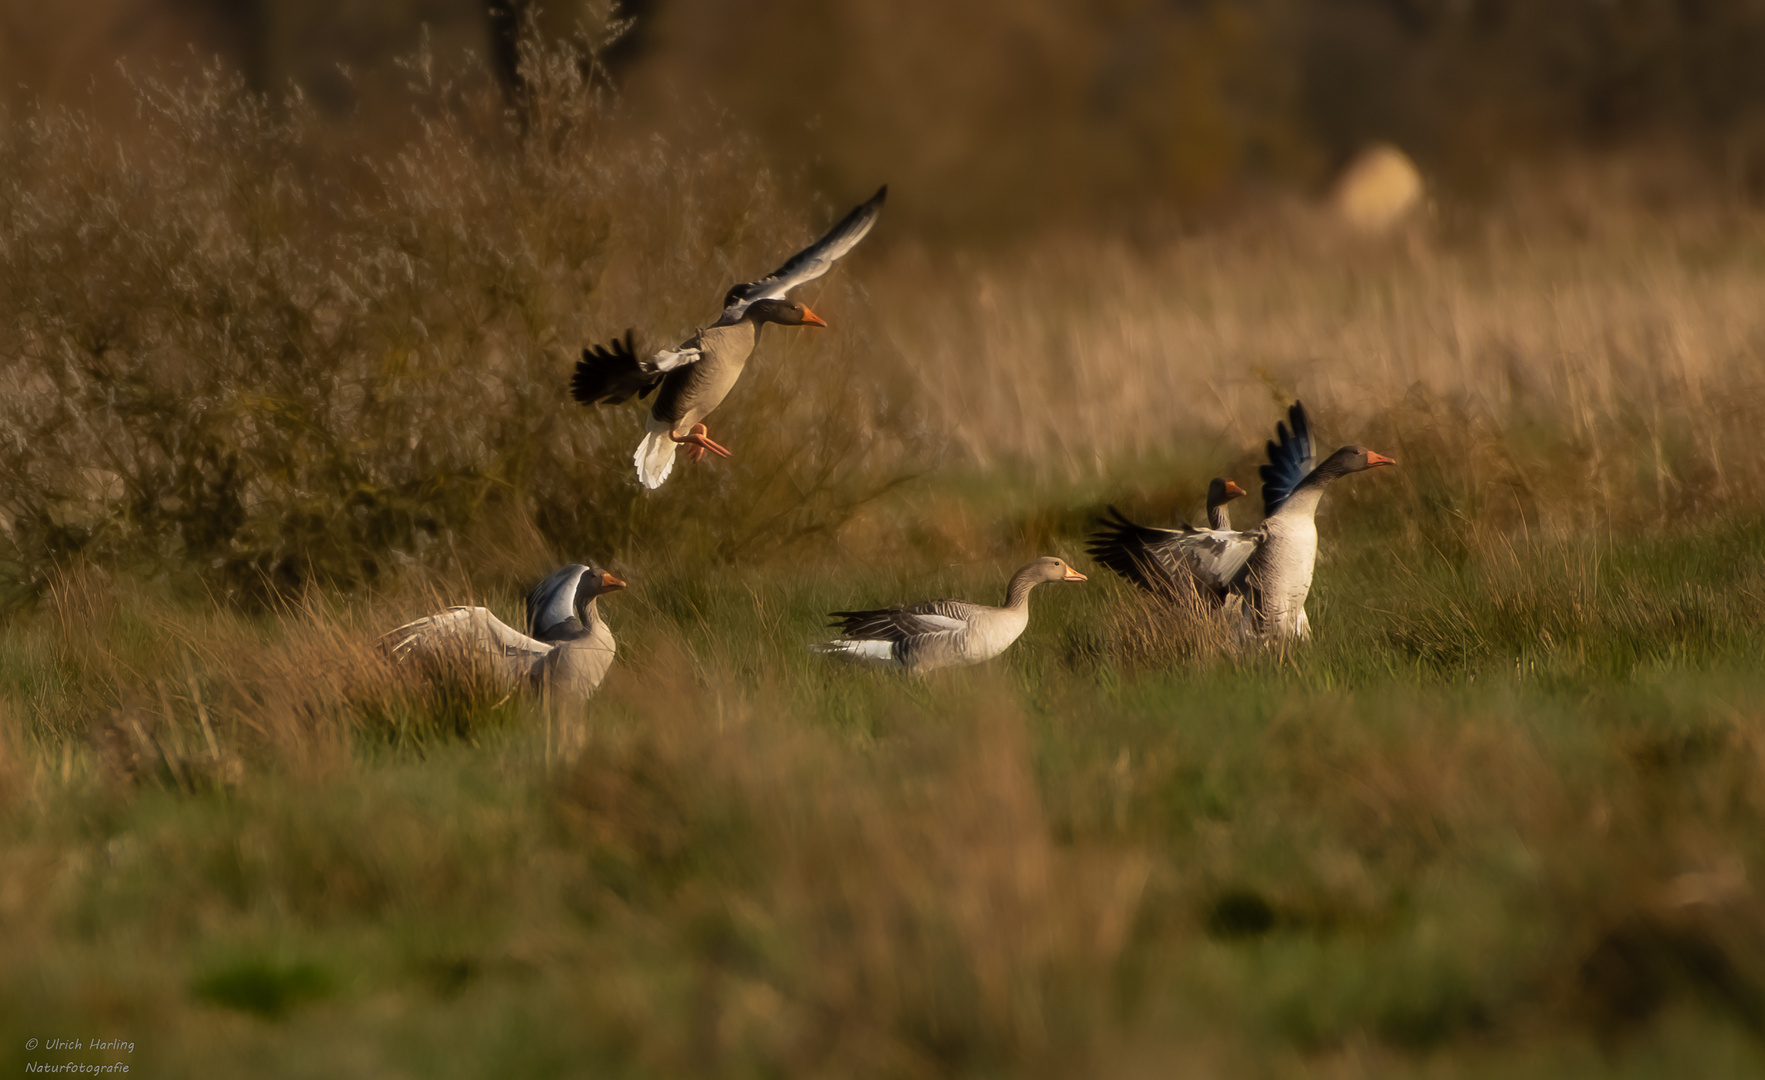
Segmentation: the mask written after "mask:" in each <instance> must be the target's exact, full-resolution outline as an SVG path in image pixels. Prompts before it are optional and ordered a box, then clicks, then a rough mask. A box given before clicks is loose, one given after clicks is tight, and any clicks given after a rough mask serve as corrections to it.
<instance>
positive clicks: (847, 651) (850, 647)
mask: <svg viewBox="0 0 1765 1080" xmlns="http://www.w3.org/2000/svg"><path fill="white" fill-rule="evenodd" d="M809 651H810V652H817V653H821V654H822V655H824V656H843V657H845V658H846V659H847V660H856V661H858V662H860V663H866V664H889V665H891V666H898V665H899V664H900V660H898V659H896V657H895V643H894V642H892V641H821V642H817V643H816V644H814V645H811V646H809Z"/></svg>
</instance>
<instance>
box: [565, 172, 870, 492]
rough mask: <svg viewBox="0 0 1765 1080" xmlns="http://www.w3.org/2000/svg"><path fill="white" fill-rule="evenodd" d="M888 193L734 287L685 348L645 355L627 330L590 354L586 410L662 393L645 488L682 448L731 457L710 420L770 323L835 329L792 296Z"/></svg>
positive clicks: (649, 442) (647, 439) (584, 383)
mask: <svg viewBox="0 0 1765 1080" xmlns="http://www.w3.org/2000/svg"><path fill="white" fill-rule="evenodd" d="M888 193H889V188H888V185H887V184H884V185H883V186H882V187H880V188H878V189H877V192H876V194H875V195H872V196H871V197H870V198H869V200H867V201H866V202H864V203H862V204H861V205H859V206H858V207H856V208H854V209H853V210H852V212H851V213H849V214H847V215H846V216H845V218H843V219H842V220H841V221H840V223H839V224H838V225H835V226H834V227H833V228H832V229H829V230H828V232H827V235H826V236H823V237H822V238H821V239H819V240H817V241H816V242H815V243H813V244H810V245H809V246H808V247H806V248H804V249H803V250H802V251H799V252H797V253H796V254H795V255H792V256H791V257H790V258H789V259H787V260H785V263H784V265H783V266H781V267H779V268H778V269H777V270H774V271H773V272H772V273H770V274H768V275H766V276H765V277H763V278H761V279H759V280H758V281H750V282H746V283H744V284H740V285H736V286H734V287H732V288H731V289H730V290H729V292H728V293H727V294H726V295H725V296H724V298H723V313H722V314H721V315H720V316H718V319H717V321H716V322H715V323H712V324H711V325H710V326H708V327H706V328H704V329H703V330H700V331H699V332H698V333H696V334H694V335H693V336H692V337H690V338H688V339H687V340H686V341H685V342H683V343H682V344H681V345H680V346H679V347H678V348H674V349H662V350H660V351H659V352H656V353H653V354H651V355H649V356H640V355H639V351H640V350H639V349H638V348H637V345H636V342H635V340H634V332H633V331H630V330H627V331H626V332H625V336H624V338H623V339H615V340H613V341H612V342H610V343H609V344H606V345H599V346H595V347H593V348H588V349H584V350H582V359H581V360H579V361H577V363H576V371H575V374H574V375H573V376H572V378H571V380H570V396H571V397H573V398H575V399H576V400H577V401H578V402H581V403H582V404H584V405H593V404H597V403H600V404H607V405H618V404H621V403H623V402H625V401H628V400H630V398H631V397H632V395H634V394H635V395H637V397H638V398H639V399H640V400H641V399H643V398H646V397H648V396H649V394H650V392H651V391H653V390H657V389H658V388H660V392H659V393H657V394H656V400H655V404H654V406H653V407H652V408H651V409H650V414H649V417H648V419H647V420H646V421H645V426H644V437H643V441H642V442H640V443H639V444H638V447H637V453H636V454H634V455H633V456H632V463H633V464H634V465H636V466H637V476H638V480H639V481H640V482H641V483H642V484H643V485H644V487H646V488H651V489H654V488H658V487H661V486H662V482H663V481H665V480H667V479H668V474H669V473H670V472H671V471H672V470H673V468H674V451H675V448H676V447H678V446H680V445H682V444H685V445H687V446H688V447H690V448H691V451H690V452H691V455H692V460H694V461H700V460H703V459H704V456H705V453H706V451H710V452H711V453H713V454H716V455H718V456H720V457H729V456H730V454H729V450H728V449H726V448H725V447H723V446H720V445H718V444H717V443H716V442H713V441H712V439H711V436H710V433H709V432H708V430H707V429H706V427H705V423H704V421H705V417H707V416H709V415H710V414H711V411H712V410H713V409H715V408H717V406H718V405H720V404H722V403H723V399H724V398H725V397H726V396H728V394H729V391H730V390H731V389H732V388H733V387H734V386H735V384H736V380H737V379H739V378H741V374H742V369H743V368H744V367H745V366H746V365H747V362H748V357H749V356H751V355H752V354H753V352H754V346H755V344H756V343H757V342H758V341H759V337H760V327H762V326H764V325H765V324H767V323H778V324H779V325H781V326H826V325H827V323H826V322H825V321H823V320H822V318H821V317H820V316H819V315H817V314H815V313H814V312H813V311H810V310H809V308H808V307H807V306H806V305H804V304H800V303H797V302H795V301H791V300H786V299H785V295H786V294H787V293H789V292H790V291H791V290H792V289H795V288H796V287H797V286H799V285H802V284H804V283H805V282H809V281H813V280H815V279H816V278H818V277H820V276H821V275H823V274H825V273H827V272H828V270H829V269H830V268H832V266H833V264H834V262H835V261H837V260H838V259H839V258H840V257H841V256H842V255H844V254H846V253H847V252H848V251H851V250H852V248H853V247H855V246H856V245H857V243H858V241H860V240H862V239H864V236H865V234H866V233H868V232H870V227H871V226H872V225H874V224H876V219H877V216H878V215H879V214H881V213H882V207H883V201H884V200H885V199H886V198H888Z"/></svg>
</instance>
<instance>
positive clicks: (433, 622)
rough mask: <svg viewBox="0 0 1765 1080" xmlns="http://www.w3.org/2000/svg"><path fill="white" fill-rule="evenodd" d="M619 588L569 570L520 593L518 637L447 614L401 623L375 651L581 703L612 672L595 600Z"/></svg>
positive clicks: (488, 619) (579, 569)
mask: <svg viewBox="0 0 1765 1080" xmlns="http://www.w3.org/2000/svg"><path fill="white" fill-rule="evenodd" d="M624 587H625V583H624V582H623V581H620V580H619V579H618V578H616V577H614V576H613V575H612V574H610V573H608V572H607V571H605V570H602V569H601V568H600V567H598V566H584V565H583V564H581V563H571V564H570V565H568V566H563V567H559V568H558V569H557V570H554V571H552V573H551V574H549V575H548V576H547V577H546V579H545V580H544V581H541V582H540V583H539V584H538V585H536V586H534V588H533V591H532V592H530V593H528V594H527V632H526V633H522V632H521V631H519V630H516V629H515V628H514V627H512V626H509V625H508V624H507V623H504V622H503V621H502V620H500V619H498V618H497V617H496V616H495V615H492V614H491V613H490V609H488V608H481V607H452V608H448V609H447V610H446V611H443V612H441V613H439V614H436V615H430V616H428V617H427V618H423V619H418V620H417V621H416V622H412V623H406V624H405V625H404V626H401V627H399V628H398V629H397V630H394V631H392V632H391V633H389V634H387V635H385V636H384V637H382V638H381V639H380V640H381V645H382V646H383V647H384V648H385V649H386V650H387V651H388V652H389V653H390V654H391V655H392V657H393V659H395V660H399V661H405V662H417V663H427V664H431V665H434V664H447V663H458V664H473V665H484V666H486V667H488V668H489V670H490V671H491V672H492V673H493V674H494V675H495V676H496V677H497V678H498V679H500V680H502V681H503V682H505V683H506V684H508V685H510V686H521V685H526V686H528V687H530V688H532V689H535V690H545V691H549V692H550V693H551V694H552V696H553V697H554V698H556V699H557V700H560V701H561V700H565V699H569V698H577V699H587V698H588V696H589V695H591V694H593V693H594V691H595V688H596V687H598V686H600V684H601V680H602V679H604V678H606V675H607V671H608V669H609V668H611V667H612V666H613V652H614V645H613V632H612V631H611V630H609V629H607V624H606V623H605V622H602V621H601V616H600V612H599V611H598V610H597V609H596V604H595V601H596V600H597V599H598V598H599V597H601V596H603V595H605V594H607V593H610V592H615V591H617V590H619V589H623V588H624Z"/></svg>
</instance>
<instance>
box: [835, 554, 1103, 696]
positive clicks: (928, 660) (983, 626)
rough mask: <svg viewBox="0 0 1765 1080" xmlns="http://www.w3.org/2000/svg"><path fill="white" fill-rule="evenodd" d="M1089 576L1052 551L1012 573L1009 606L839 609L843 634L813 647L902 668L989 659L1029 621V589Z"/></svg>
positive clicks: (937, 603) (943, 603) (935, 603)
mask: <svg viewBox="0 0 1765 1080" xmlns="http://www.w3.org/2000/svg"><path fill="white" fill-rule="evenodd" d="M1084 580H1085V575H1083V574H1081V573H1079V572H1078V571H1077V570H1074V569H1073V568H1072V567H1070V566H1068V565H1067V564H1066V562H1065V560H1063V559H1057V558H1055V557H1053V556H1052V555H1050V556H1047V557H1044V558H1040V559H1037V560H1036V561H1035V562H1033V563H1030V564H1029V565H1028V566H1025V567H1024V568H1023V569H1022V570H1019V571H1018V572H1017V573H1015V574H1013V575H1012V576H1011V583H1010V584H1009V585H1007V586H1006V587H1005V606H1004V607H988V606H987V605H985V604H971V603H968V602H967V601H965V600H927V601H924V602H922V603H918V604H906V605H903V606H901V607H891V608H877V609H875V610H873V611H836V612H833V618H834V620H835V621H834V622H832V623H829V624H828V625H830V626H838V627H841V628H842V630H843V632H844V634H845V637H844V638H842V639H840V640H838V641H825V642H821V643H818V644H815V645H811V646H809V648H810V649H811V650H812V651H814V652H818V653H824V654H826V655H829V656H843V657H845V658H847V659H848V660H855V661H858V662H860V663H866V664H875V665H877V666H879V667H891V668H897V669H900V670H904V671H933V670H935V669H937V668H946V667H965V666H967V665H969V664H978V663H981V662H982V661H984V660H991V659H992V658H993V657H995V656H998V655H999V654H1000V653H1002V652H1004V651H1005V649H1006V647H1007V646H1009V645H1010V644H1011V643H1012V642H1014V641H1016V640H1017V639H1018V636H1019V635H1020V634H1022V633H1023V631H1024V627H1026V626H1028V625H1029V622H1030V590H1031V589H1033V588H1035V587H1036V586H1037V585H1040V584H1041V583H1042V582H1044V581H1084Z"/></svg>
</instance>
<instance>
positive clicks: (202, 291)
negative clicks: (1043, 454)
mask: <svg viewBox="0 0 1765 1080" xmlns="http://www.w3.org/2000/svg"><path fill="white" fill-rule="evenodd" d="M524 62H525V63H526V65H527V67H528V70H529V80H528V81H529V85H530V91H531V92H530V97H531V100H530V102H529V108H528V113H527V115H526V117H525V118H524V120H523V121H522V122H520V123H517V121H516V119H515V118H514V117H513V116H512V115H511V114H510V113H508V112H506V111H505V109H504V107H503V99H502V97H501V95H500V94H499V93H498V92H497V89H496V87H495V86H494V84H493V83H492V82H491V81H490V80H489V79H488V78H486V77H485V76H483V75H482V74H481V73H480V72H477V71H475V70H471V69H466V70H461V71H454V72H448V71H444V70H441V68H440V66H438V65H437V64H436V63H435V62H434V60H433V59H432V57H430V56H429V55H428V54H427V53H424V54H420V55H418V56H417V57H416V58H415V59H413V60H412V61H411V62H410V63H409V64H408V65H407V74H408V77H409V92H410V100H411V101H412V103H413V107H414V109H415V113H414V122H413V123H412V124H411V125H409V126H408V130H409V131H410V134H409V135H408V137H406V138H404V139H403V140H402V141H400V142H396V143H394V144H392V145H391V146H390V147H389V148H384V149H378V148H377V149H370V150H363V149H351V148H350V145H349V143H348V141H347V140H346V139H340V138H339V137H338V135H337V133H336V132H334V131H331V130H329V129H327V128H325V127H324V126H323V125H321V124H319V123H317V122H316V120H315V116H314V113H313V111H312V110H311V109H310V108H309V107H307V105H306V103H305V102H304V101H303V100H302V99H300V98H299V97H296V98H294V99H293V100H291V101H289V102H287V103H286V106H285V107H280V108H272V107H271V106H270V105H269V104H268V103H266V102H265V101H264V100H263V99H262V98H260V97H257V96H254V95H252V94H250V93H249V92H247V91H246V89H245V88H244V86H243V84H242V82H241V81H240V80H239V79H237V78H235V77H233V76H230V75H225V74H221V73H218V72H213V71H211V72H208V73H207V74H206V75H205V76H204V77H203V78H201V79H199V80H196V81H193V82H188V83H178V84H167V83H160V82H154V81H145V82H142V83H140V84H139V85H138V87H137V92H138V93H137V102H138V108H139V121H138V124H137V125H136V129H135V130H134V131H132V132H130V133H129V135H128V140H127V142H126V143H124V142H121V141H118V140H117V139H114V138H112V137H111V136H109V135H107V134H105V133H103V132H102V131H100V130H99V129H98V128H97V127H95V126H94V124H93V123H92V122H91V121H90V120H89V119H88V118H87V117H85V116H84V115H82V114H81V113H78V112H73V111H66V110H60V109H53V108H44V109H40V110H37V111H34V112H31V113H29V114H27V115H25V116H24V117H23V118H22V119H21V122H19V123H16V124H15V125H13V126H12V127H11V128H10V129H9V130H8V132H7V145H6V148H5V151H4V157H5V165H4V166H0V310H3V311H5V312H6V313H7V314H6V318H5V319H4V320H3V325H0V357H3V358H4V360H5V363H4V364H3V365H0V515H3V516H0V540H3V543H0V563H4V568H3V569H0V576H3V577H4V579H5V580H6V581H7V583H8V584H10V585H12V586H21V585H22V586H27V587H28V586H34V585H37V584H39V583H40V582H41V580H42V575H43V572H44V568H45V567H46V566H48V565H49V564H51V563H53V562H55V561H57V560H65V559H68V558H70V557H74V556H83V557H86V558H100V559H107V560H114V559H119V558H124V559H136V560H145V561H148V562H151V563H156V564H161V565H196V566H200V567H203V568H205V569H206V571H207V572H209V573H210V576H211V579H212V580H213V581H215V582H216V583H218V584H220V585H222V586H223V587H224V588H225V589H226V590H228V591H230V592H232V593H234V594H238V595H247V596H265V595H268V594H270V593H273V592H277V591H286V590H289V589H294V588H298V587H300V586H302V585H303V584H304V583H306V582H308V581H311V580H314V579H318V580H323V581H326V582H330V583H333V584H337V585H342V586H348V585H351V584H357V583H363V582H372V581H375V580H377V579H379V578H380V577H381V576H382V575H384V574H385V572H386V571H387V569H388V568H389V566H392V565H395V564H398V563H403V562H413V561H427V562H434V561H437V560H444V559H446V558H448V557H450V555H449V553H450V552H452V551H453V550H454V549H455V548H456V547H457V546H460V545H478V546H480V547H482V546H484V545H489V546H491V547H495V548H499V549H502V550H505V551H513V552H522V553H528V554H530V555H531V554H532V553H535V552H536V551H537V549H539V548H541V547H545V548H547V549H548V550H549V551H550V552H552V553H554V554H556V555H558V556H567V557H570V558H587V557H589V555H590V553H593V554H594V555H596V556H600V557H606V554H607V553H610V552H615V551H620V550H623V549H626V548H629V547H631V546H632V545H635V544H639V543H643V544H652V545H657V546H661V545H667V546H669V547H670V548H671V549H674V550H686V551H688V552H691V553H706V552H721V553H724V554H734V553H736V552H738V551H741V550H745V549H747V548H751V547H752V546H754V545H756V544H759V543H762V542H767V541H782V540H784V539H788V538H789V537H790V536H793V535H800V534H803V533H808V532H814V531H816V530H818V529H821V528H824V527H825V526H826V525H827V524H828V523H829V522H830V521H837V520H838V519H839V515H840V514H841V513H843V512H844V508H846V507H848V506H850V505H852V504H854V503H855V502H857V501H859V500H861V498H862V497H863V494H864V491H863V490H862V489H861V487H860V486H859V485H860V481H859V480H857V479H856V478H854V476H853V475H852V472H851V470H850V469H849V468H848V467H847V466H848V465H849V463H850V462H851V461H852V460H853V458H854V456H855V455H857V454H859V453H861V452H863V451H864V450H865V449H866V446H867V441H868V436H866V435H865V434H864V433H865V432H867V431H872V430H875V428H876V425H873V424H869V423H866V422H865V421H864V419H863V417H864V415H865V414H866V412H867V410H871V409H874V408H875V407H876V404H875V402H873V401H869V400H867V399H866V392H867V391H866V387H865V385H864V384H863V383H854V382H852V381H851V380H847V379H838V380H821V381H818V382H817V383H815V385H813V386H811V387H806V388H805V387H796V386H792V385H789V377H788V374H787V373H781V372H780V371H779V370H778V369H780V368H785V367H787V366H794V365H797V364H802V363H806V362H811V360H812V359H813V362H816V363H839V362H841V360H832V359H827V358H826V356H827V354H828V353H830V352H833V351H837V350H841V349H851V348H857V347H861V342H860V339H861V337H862V335H861V334H854V333H847V334H845V335H843V336H841V337H838V338H831V337H829V338H821V339H814V338H809V337H806V336H802V335H797V336H790V335H786V334H778V333H776V332H775V333H773V334H770V335H769V336H768V341H767V344H766V345H765V347H764V348H765V353H764V360H763V362H762V363H761V364H758V365H756V368H758V369H761V370H759V371H756V372H755V373H753V374H751V375H750V378H749V379H748V380H747V381H746V382H745V383H744V385H743V386H742V387H741V388H740V389H738V391H737V399H738V400H742V401H743V403H744V409H747V410H755V411H757V413H759V414H761V415H763V416H764V418H765V423H764V424H756V425H755V429H753V430H750V429H749V428H747V427H744V426H742V425H739V424H737V425H726V426H725V428H724V429H723V430H722V431H721V432H720V435H721V437H722V438H723V440H724V441H725V442H726V443H727V444H728V445H731V446H732V447H734V448H735V449H736V451H737V457H736V458H735V460H734V462H733V463H729V464H728V465H725V466H720V467H717V468H715V469H713V468H704V469H693V468H684V469H683V470H682V471H683V472H684V473H685V475H683V476H681V477H679V478H678V479H676V480H675V481H674V482H673V483H672V484H671V485H670V488H669V489H667V491H666V492H665V495H666V496H667V497H666V498H654V499H650V500H643V499H641V498H640V496H639V491H638V489H637V488H636V486H635V483H634V482H633V481H632V479H631V477H630V475H629V474H630V472H631V469H630V465H629V459H630V454H631V447H632V446H633V445H635V443H636V441H637V436H638V430H639V428H640V420H639V415H640V414H639V411H638V410H637V409H636V408H627V409H619V410H614V409H601V410H596V411H592V412H591V411H588V410H584V409H580V408H578V407H576V406H574V405H573V404H571V403H570V402H569V400H568V398H567V396H566V393H565V387H566V381H567V376H568V372H569V368H570V364H571V363H572V362H573V360H574V356H575V353H576V351H577V349H579V348H580V346H581V345H582V344H584V343H586V342H587V341H590V340H594V339H604V338H605V337H608V336H610V335H612V334H615V333H618V332H620V331H622V330H623V329H624V328H625V327H626V326H628V325H636V326H638V327H641V328H645V330H646V332H649V333H651V334H652V335H658V334H660V335H672V334H675V333H681V334H684V333H686V332H689V331H690V327H691V326H692V325H693V321H694V320H702V319H704V318H706V317H707V316H708V315H709V314H710V312H712V311H713V310H714V305H715V303H716V301H717V299H718V298H719V297H720V296H721V294H722V292H723V291H724V289H725V288H726V287H727V285H728V283H729V282H731V281H734V280H738V279H741V278H742V277H744V276H747V277H751V276H753V275H754V274H756V273H761V272H764V271H765V270H766V269H769V268H771V267H772V266H773V265H774V264H775V263H776V261H777V260H778V259H779V257H780V256H781V254H782V253H783V252H786V251H788V250H789V249H790V244H791V243H792V242H794V241H798V240H801V239H803V238H805V237H806V235H807V234H808V227H807V223H805V222H799V221H798V220H797V219H796V218H795V216H794V215H792V214H790V213H787V212H785V211H783V210H782V209H781V199H780V197H779V194H778V192H777V190H776V189H775V187H774V185H773V184H772V183H771V181H769V180H768V179H767V178H766V175H765V173H764V171H763V170H761V169H760V168H758V167H757V165H756V164H755V162H754V160H753V156H752V154H751V153H750V152H749V151H748V150H747V149H745V148H744V147H743V146H742V145H741V144H740V143H738V142H735V141H732V140H728V139H725V140H723V141H722V142H721V143H719V144H715V146H714V149H711V150H703V149H701V150H699V151H696V152H693V153H690V154H688V153H683V152H679V151H676V150H674V149H673V148H671V147H669V146H667V145H665V144H660V143H648V142H638V141H608V140H603V138H602V137H601V132H602V128H603V126H604V124H605V123H606V121H607V118H608V115H609V111H610V108H611V107H610V106H609V104H608V102H607V101H606V100H605V99H604V97H603V96H602V95H601V94H600V93H599V92H598V91H597V90H596V89H595V88H594V87H593V85H591V82H590V80H589V79H588V78H587V77H586V75H585V72H586V71H589V70H592V64H591V63H584V58H583V57H581V56H579V55H576V54H575V53H573V52H571V51H570V50H567V49H555V50H551V51H546V52H541V51H531V52H529V53H528V54H527V56H526V57H525V61H524ZM523 129H524V130H525V134H524V135H523V134H522V130H523ZM838 287H839V286H838V285H837V284H836V285H834V286H833V288H835V289H837V288H838ZM823 304H824V305H825V306H830V307H831V308H832V309H833V311H834V314H833V315H832V316H831V317H832V318H834V319H835V320H836V321H837V320H838V319H839V318H840V314H841V313H840V311H839V308H840V306H841V305H840V304H839V303H838V302H837V301H836V302H833V303H832V304H831V305H827V304H826V302H825V301H823ZM672 340H673V339H671V338H670V339H669V340H668V342H667V343H672ZM652 343H661V342H657V341H655V340H654V338H652ZM855 343H858V344H855ZM805 354H813V355H812V356H806V355H805ZM842 359H843V358H842ZM767 369H771V370H767ZM732 411H733V410H732ZM872 464H873V465H874V458H873V462H872ZM863 482H869V481H867V480H866V481H863Z"/></svg>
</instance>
